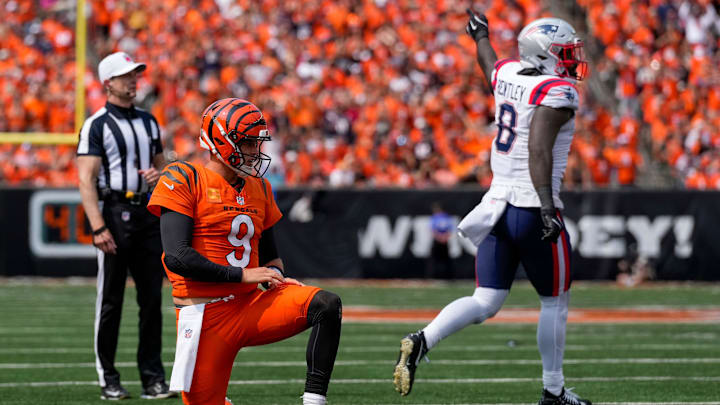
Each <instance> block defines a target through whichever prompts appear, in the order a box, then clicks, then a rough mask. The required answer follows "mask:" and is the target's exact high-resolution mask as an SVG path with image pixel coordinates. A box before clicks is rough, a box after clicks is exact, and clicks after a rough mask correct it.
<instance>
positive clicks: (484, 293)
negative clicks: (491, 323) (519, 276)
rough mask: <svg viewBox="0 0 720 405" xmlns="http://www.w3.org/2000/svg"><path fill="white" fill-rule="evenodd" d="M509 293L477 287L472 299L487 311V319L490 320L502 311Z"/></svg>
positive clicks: (507, 291)
mask: <svg viewBox="0 0 720 405" xmlns="http://www.w3.org/2000/svg"><path fill="white" fill-rule="evenodd" d="M508 293H509V290H498V289H495V288H486V287H477V288H476V289H475V292H474V293H473V295H472V297H473V299H474V300H475V301H477V302H478V303H479V304H480V305H481V306H482V307H483V308H484V309H485V314H486V317H485V319H489V318H492V317H493V316H495V314H497V313H498V311H500V308H502V306H503V304H504V303H505V298H507V296H508ZM483 320H484V319H483Z"/></svg>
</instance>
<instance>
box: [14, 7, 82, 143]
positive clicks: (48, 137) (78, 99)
mask: <svg viewBox="0 0 720 405" xmlns="http://www.w3.org/2000/svg"><path fill="white" fill-rule="evenodd" d="M76 7H77V13H76V21H75V132H73V133H52V132H0V143H5V144H8V143H10V144H21V143H31V144H36V145H74V144H76V143H77V140H78V133H79V132H80V127H81V126H82V124H83V121H84V120H85V51H86V47H87V21H86V20H85V0H77V2H76Z"/></svg>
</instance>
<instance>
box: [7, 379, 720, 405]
mask: <svg viewBox="0 0 720 405" xmlns="http://www.w3.org/2000/svg"><path fill="white" fill-rule="evenodd" d="M390 381H391V379H390V378H356V379H333V380H332V384H389V383H390ZM415 381H416V382H420V383H424V384H448V383H449V384H502V383H528V382H539V381H541V379H540V378H418V379H417V380H415ZM570 381H572V382H573V383H575V382H624V381H649V382H661V381H693V382H719V381H720V377H679V376H633V377H576V378H572V379H571V380H570ZM304 383H305V380H304V379H301V378H290V379H278V380H234V381H230V385H283V384H304ZM72 385H91V386H96V385H98V383H97V381H46V382H40V381H36V382H15V383H0V388H19V387H65V386H72ZM123 385H140V382H139V381H123ZM608 403H609V404H631V403H629V402H608ZM653 403H660V404H676V403H678V404H679V403H682V404H720V402H664V403H663V402H653ZM632 404H636V405H639V404H641V403H640V402H638V403H632Z"/></svg>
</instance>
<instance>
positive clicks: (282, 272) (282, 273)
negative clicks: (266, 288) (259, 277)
mask: <svg viewBox="0 0 720 405" xmlns="http://www.w3.org/2000/svg"><path fill="white" fill-rule="evenodd" d="M267 268H268V269H273V270H275V271H277V272H278V273H280V275H281V276H282V277H283V278H285V272H284V271H282V269H280V267H278V266H267Z"/></svg>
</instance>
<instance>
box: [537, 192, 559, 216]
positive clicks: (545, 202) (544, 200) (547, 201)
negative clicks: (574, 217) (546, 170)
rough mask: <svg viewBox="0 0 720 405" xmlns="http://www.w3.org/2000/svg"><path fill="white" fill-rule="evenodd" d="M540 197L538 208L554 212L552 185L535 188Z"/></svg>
mask: <svg viewBox="0 0 720 405" xmlns="http://www.w3.org/2000/svg"><path fill="white" fill-rule="evenodd" d="M537 195H538V198H540V210H541V211H551V212H555V201H554V200H553V194H552V187H550V186H542V187H540V188H538V189H537Z"/></svg>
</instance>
